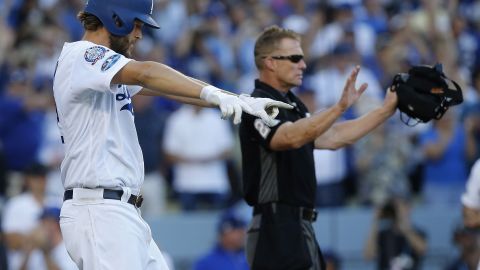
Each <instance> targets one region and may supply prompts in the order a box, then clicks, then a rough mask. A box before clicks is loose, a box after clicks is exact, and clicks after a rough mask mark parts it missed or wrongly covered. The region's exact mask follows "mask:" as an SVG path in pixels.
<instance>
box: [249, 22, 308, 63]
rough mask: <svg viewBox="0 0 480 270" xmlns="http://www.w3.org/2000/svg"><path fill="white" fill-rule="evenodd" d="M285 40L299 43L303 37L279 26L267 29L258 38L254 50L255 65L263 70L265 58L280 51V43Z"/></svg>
mask: <svg viewBox="0 0 480 270" xmlns="http://www.w3.org/2000/svg"><path fill="white" fill-rule="evenodd" d="M285 38H288V39H295V40H298V41H299V42H300V41H301V37H300V35H299V34H298V33H296V32H295V31H293V30H290V29H286V28H281V27H279V26H277V25H273V26H270V27H267V28H266V29H265V30H263V32H262V33H261V34H260V36H259V37H258V38H257V41H256V42H255V49H254V50H253V54H254V57H255V65H256V66H257V68H258V69H262V68H263V58H265V57H266V56H268V55H269V54H271V53H272V52H273V51H275V50H276V49H278V47H279V45H280V41H282V39H285Z"/></svg>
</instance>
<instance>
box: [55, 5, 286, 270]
mask: <svg viewBox="0 0 480 270" xmlns="http://www.w3.org/2000/svg"><path fill="white" fill-rule="evenodd" d="M152 10H153V0H89V1H87V3H86V6H85V9H84V10H83V11H81V12H80V13H79V14H78V19H79V20H80V22H81V24H82V25H83V27H84V29H85V34H84V36H83V38H82V40H80V41H77V42H72V43H65V45H64V46H63V49H62V51H61V53H60V56H59V59H58V62H57V67H56V70H55V74H54V82H53V92H54V97H55V104H56V107H57V116H58V126H59V128H60V134H61V138H62V141H63V142H64V144H65V158H64V159H63V161H62V164H61V178H62V182H63V186H64V188H65V193H64V203H63V206H62V212H61V216H60V226H61V230H62V234H63V238H64V241H65V246H66V248H67V250H68V252H69V254H70V256H71V258H72V259H73V261H74V262H75V263H76V264H77V266H78V267H79V268H80V269H102V270H106V269H112V270H113V269H115V270H122V269H168V266H167V265H166V263H165V260H164V259H163V257H162V255H161V252H160V250H159V249H158V247H157V245H156V243H155V242H154V241H153V240H152V236H151V231H150V228H149V226H148V224H147V223H146V222H145V221H144V220H143V219H142V217H141V215H140V213H139V211H138V209H137V208H138V207H140V206H141V201H142V198H141V197H140V196H139V192H140V189H141V186H142V183H143V179H144V175H143V174H144V165H143V157H142V152H141V149H140V146H139V143H138V138H137V133H136V130H135V124H134V111H133V106H132V103H131V97H132V96H134V95H136V94H142V95H154V96H155V95H157V96H158V95H163V96H167V97H171V98H173V99H176V100H179V101H182V102H187V103H193V104H197V105H202V106H218V107H220V110H221V112H222V116H223V117H224V118H229V117H233V120H234V123H239V122H240V121H241V113H242V111H245V112H247V113H251V114H253V115H256V116H258V117H261V118H262V120H263V121H264V122H265V123H266V124H267V125H273V124H274V123H275V122H276V120H275V119H274V117H275V116H276V114H278V108H279V107H282V108H283V107H286V108H291V106H289V105H287V104H284V103H281V102H277V101H273V100H271V99H255V98H252V97H250V96H246V95H243V96H242V95H241V96H237V95H234V94H232V93H230V92H227V91H224V90H221V89H218V88H216V87H214V86H211V85H208V84H206V83H204V82H202V81H199V80H196V79H193V78H190V77H187V76H185V75H184V74H182V73H180V72H178V71H176V70H174V69H172V68H170V67H168V66H166V65H163V64H161V63H157V62H153V61H135V60H133V59H131V58H129V57H130V55H131V51H132V50H133V48H134V45H135V43H136V42H137V41H138V40H140V39H141V38H142V28H143V27H145V26H148V27H151V28H159V26H158V24H157V23H156V22H155V21H154V20H153V19H152V17H151V14H152ZM266 110H268V111H269V113H267V111H266Z"/></svg>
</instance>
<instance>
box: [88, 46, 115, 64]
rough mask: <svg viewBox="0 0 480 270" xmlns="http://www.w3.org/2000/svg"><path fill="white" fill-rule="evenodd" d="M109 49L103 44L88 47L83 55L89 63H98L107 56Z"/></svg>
mask: <svg viewBox="0 0 480 270" xmlns="http://www.w3.org/2000/svg"><path fill="white" fill-rule="evenodd" d="M108 51H109V50H108V49H106V48H104V47H101V46H93V47H90V48H88V49H87V50H86V51H85V54H84V55H83V57H84V58H85V61H87V62H88V63H92V66H93V65H95V63H97V61H98V60H100V59H102V58H103V57H104V56H105V53H106V52H108Z"/></svg>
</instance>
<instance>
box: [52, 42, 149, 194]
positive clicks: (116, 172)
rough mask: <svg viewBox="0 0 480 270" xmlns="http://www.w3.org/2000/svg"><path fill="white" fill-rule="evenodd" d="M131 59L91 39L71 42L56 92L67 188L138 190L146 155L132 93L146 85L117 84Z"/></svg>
mask: <svg viewBox="0 0 480 270" xmlns="http://www.w3.org/2000/svg"><path fill="white" fill-rule="evenodd" d="M130 60H131V59H129V58H126V57H124V56H123V55H121V54H118V53H116V52H115V51H112V50H111V49H109V48H107V47H104V46H100V45H97V44H94V43H91V42H88V41H78V42H73V43H65V45H64V46H63V49H62V52H61V54H60V57H59V59H58V63H57V68H56V71H55V78H54V83H53V92H54V96H55V103H56V106H57V114H58V126H59V128H60V133H61V135H62V141H63V142H64V143H65V146H66V149H65V158H64V160H63V162H62V166H61V177H62V182H63V185H64V187H65V189H71V188H74V187H85V188H97V187H101V188H110V189H120V188H121V187H129V188H131V189H132V191H133V193H138V192H139V190H140V186H141V185H142V182H143V173H144V169H143V156H142V151H141V149H140V145H139V143H138V138H137V132H136V130H135V124H134V121H133V120H134V117H133V108H132V104H131V97H132V96H133V95H135V94H136V93H138V92H139V91H140V90H141V87H140V86H126V85H118V84H111V80H112V78H113V76H114V75H115V74H116V73H117V72H118V71H119V70H120V69H121V68H122V67H124V66H125V65H126V64H127V63H128V62H129V61H130Z"/></svg>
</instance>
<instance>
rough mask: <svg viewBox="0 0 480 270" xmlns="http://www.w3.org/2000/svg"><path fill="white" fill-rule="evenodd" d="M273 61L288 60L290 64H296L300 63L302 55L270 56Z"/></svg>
mask: <svg viewBox="0 0 480 270" xmlns="http://www.w3.org/2000/svg"><path fill="white" fill-rule="evenodd" d="M272 58H273V59H275V60H288V61H290V62H292V63H298V62H300V61H302V59H303V55H301V54H292V55H287V56H272Z"/></svg>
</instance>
